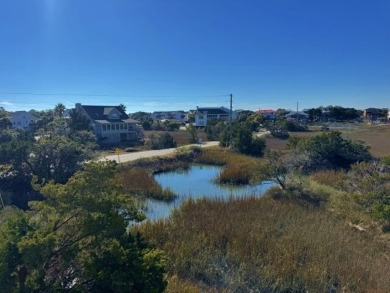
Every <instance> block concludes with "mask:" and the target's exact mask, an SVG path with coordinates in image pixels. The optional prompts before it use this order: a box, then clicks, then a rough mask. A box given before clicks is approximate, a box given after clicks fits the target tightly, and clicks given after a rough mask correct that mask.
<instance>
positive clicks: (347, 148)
mask: <svg viewBox="0 0 390 293" xmlns="http://www.w3.org/2000/svg"><path fill="white" fill-rule="evenodd" d="M287 146H288V148H289V149H290V150H292V152H293V154H292V155H293V156H295V155H299V154H306V155H307V158H306V160H303V161H301V162H299V161H297V162H296V166H295V167H296V168H297V169H301V170H302V171H304V172H312V171H315V170H321V169H340V168H343V169H348V168H350V166H351V165H352V164H354V163H356V162H360V161H368V160H370V159H371V154H370V153H369V151H368V147H367V146H366V145H365V144H364V143H363V142H362V141H351V140H346V139H343V138H342V137H341V133H340V132H329V133H321V134H318V135H316V136H313V137H301V138H297V137H294V138H291V139H290V140H289V143H288V145H287Z"/></svg>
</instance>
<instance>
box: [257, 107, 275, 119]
mask: <svg viewBox="0 0 390 293" xmlns="http://www.w3.org/2000/svg"><path fill="white" fill-rule="evenodd" d="M256 113H257V114H259V115H261V116H263V117H264V119H268V120H275V119H276V111H275V110H269V109H268V110H258V111H256Z"/></svg>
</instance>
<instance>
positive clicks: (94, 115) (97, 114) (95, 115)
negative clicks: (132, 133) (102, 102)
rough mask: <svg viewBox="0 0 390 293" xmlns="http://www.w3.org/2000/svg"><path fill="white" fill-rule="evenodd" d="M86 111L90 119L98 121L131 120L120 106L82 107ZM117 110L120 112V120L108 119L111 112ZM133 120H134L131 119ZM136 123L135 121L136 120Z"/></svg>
mask: <svg viewBox="0 0 390 293" xmlns="http://www.w3.org/2000/svg"><path fill="white" fill-rule="evenodd" d="M81 107H82V108H83V109H84V111H85V112H86V113H87V115H88V116H89V118H91V119H92V120H96V121H120V120H123V121H124V122H125V120H127V119H129V116H128V115H127V114H126V113H125V111H123V109H122V108H121V107H119V106H86V105H81ZM114 109H115V110H116V111H118V112H119V114H120V115H119V118H118V119H108V117H107V115H108V114H109V113H111V111H113V110H114ZM131 120H132V119H131ZM134 121H135V120H134Z"/></svg>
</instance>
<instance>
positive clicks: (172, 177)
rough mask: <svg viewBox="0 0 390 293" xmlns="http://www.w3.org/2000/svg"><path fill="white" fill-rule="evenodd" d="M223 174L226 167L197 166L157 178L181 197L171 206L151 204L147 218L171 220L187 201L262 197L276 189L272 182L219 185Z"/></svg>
mask: <svg viewBox="0 0 390 293" xmlns="http://www.w3.org/2000/svg"><path fill="white" fill-rule="evenodd" d="M221 170H222V167H219V166H210V165H193V166H191V167H190V168H189V169H188V170H185V171H183V170H178V171H172V172H165V173H160V174H157V175H155V179H156V181H157V182H158V183H159V184H160V185H161V187H163V188H170V189H171V190H172V191H173V192H174V193H175V194H177V195H178V197H177V198H176V199H175V200H174V201H172V202H170V203H165V202H161V201H157V200H148V210H147V212H146V214H147V217H148V218H149V219H159V218H165V217H167V216H169V214H170V212H171V210H172V209H173V208H176V207H178V206H180V204H181V203H182V202H183V201H184V200H185V199H187V198H219V199H227V198H230V197H233V198H242V197H248V196H261V195H263V194H264V192H265V191H267V190H268V189H269V188H270V187H271V186H272V183H271V182H269V181H266V182H262V183H261V184H258V185H245V186H232V185H219V184H215V183H214V179H215V178H216V177H217V176H218V175H219V173H220V172H221Z"/></svg>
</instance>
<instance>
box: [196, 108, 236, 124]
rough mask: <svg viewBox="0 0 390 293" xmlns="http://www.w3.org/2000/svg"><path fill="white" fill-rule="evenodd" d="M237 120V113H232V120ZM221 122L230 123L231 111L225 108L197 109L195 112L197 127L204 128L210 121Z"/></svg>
mask: <svg viewBox="0 0 390 293" xmlns="http://www.w3.org/2000/svg"><path fill="white" fill-rule="evenodd" d="M236 118H237V112H236V111H232V120H235V119H236ZM212 120H220V121H229V120H230V110H229V109H228V108H225V107H219V108H199V107H198V108H197V109H196V112H195V126H196V127H204V126H206V125H207V123H208V122H209V121H212Z"/></svg>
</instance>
